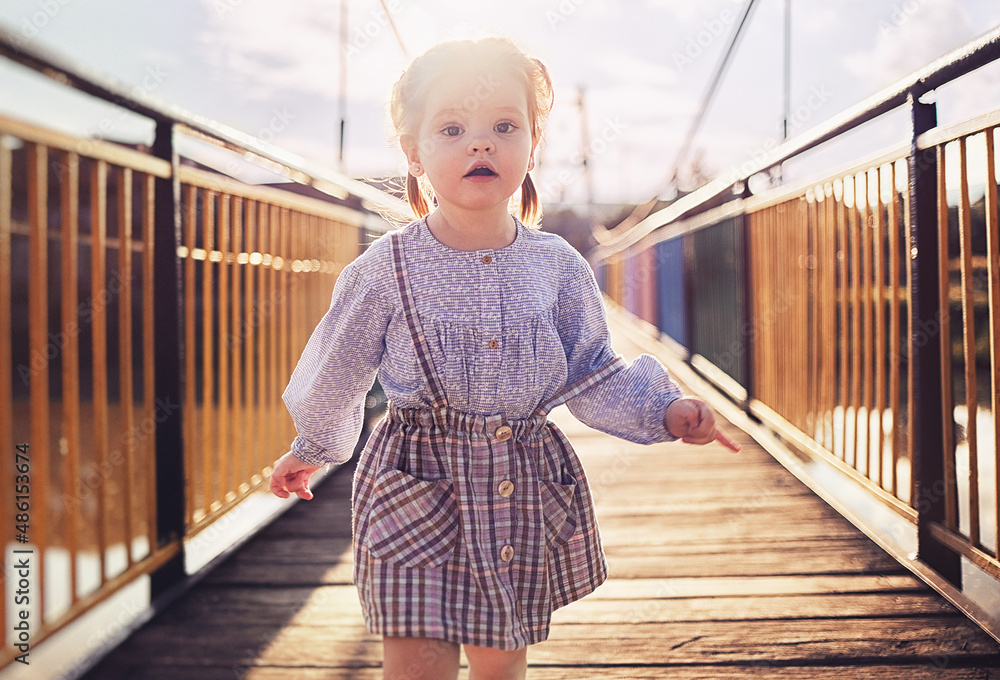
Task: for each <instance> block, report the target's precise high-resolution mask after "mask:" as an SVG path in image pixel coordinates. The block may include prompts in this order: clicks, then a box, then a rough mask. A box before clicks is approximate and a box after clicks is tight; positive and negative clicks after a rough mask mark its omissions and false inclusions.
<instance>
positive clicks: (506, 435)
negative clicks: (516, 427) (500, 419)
mask: <svg viewBox="0 0 1000 680" xmlns="http://www.w3.org/2000/svg"><path fill="white" fill-rule="evenodd" d="M494 434H495V435H496V438H497V439H498V440H500V441H502V442H505V441H507V440H508V439H510V438H511V437H512V436H514V431H513V430H511V429H510V426H509V425H501V426H500V427H498V428H497V431H496V432H495V433H494Z"/></svg>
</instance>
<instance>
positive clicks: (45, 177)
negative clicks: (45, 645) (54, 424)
mask: <svg viewBox="0 0 1000 680" xmlns="http://www.w3.org/2000/svg"><path fill="white" fill-rule="evenodd" d="M48 186H49V174H48V149H47V148H46V147H45V146H43V145H41V144H29V145H28V227H29V229H30V236H29V255H28V258H29V262H30V264H29V279H28V280H29V288H28V317H29V343H30V347H31V354H30V356H31V357H32V362H31V369H32V370H31V379H30V387H29V389H30V396H29V401H30V404H31V430H30V431H31V441H30V442H29V443H30V449H29V455H30V459H31V495H32V496H33V497H34V499H38V498H49V465H48V463H49V451H50V448H51V442H50V434H49V425H50V423H49V363H48V356H49V354H48V346H47V345H48V342H49V322H48V299H49V297H48V285H49V283H48V268H49V255H48V250H49V248H48V241H49V224H48V222H49V217H48ZM35 357H39V358H40V359H42V360H41V361H37V362H36V361H35V360H34V359H35ZM31 510H32V512H31V524H30V526H29V527H28V528H29V533H28V536H29V537H30V538H31V543H32V544H33V545H34V546H35V547H36V548H37V550H38V557H39V559H38V573H37V577H36V578H37V579H38V580H37V583H45V572H46V571H47V569H46V566H47V564H46V559H45V552H46V548H47V547H48V531H49V519H50V517H49V512H48V505H47V504H45V503H39V502H35V503H32V504H31ZM36 605H37V609H36V610H35V611H37V612H41V613H42V614H41V616H42V617H43V619H44V612H45V592H44V589H40V591H39V593H38V600H37V602H36Z"/></svg>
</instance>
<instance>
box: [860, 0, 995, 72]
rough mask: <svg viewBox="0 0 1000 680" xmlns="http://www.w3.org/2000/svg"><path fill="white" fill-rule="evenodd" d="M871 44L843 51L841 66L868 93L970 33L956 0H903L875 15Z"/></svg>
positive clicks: (935, 56) (924, 63)
mask: <svg viewBox="0 0 1000 680" xmlns="http://www.w3.org/2000/svg"><path fill="white" fill-rule="evenodd" d="M870 28H871V30H872V31H873V32H874V34H875V35H874V44H873V46H872V47H871V48H870V49H867V50H859V51H855V52H853V53H849V54H847V55H845V56H844V58H843V64H844V67H845V68H846V69H847V70H848V71H849V72H850V73H851V74H853V75H854V76H855V77H857V78H858V79H859V80H860V81H861V82H863V83H865V84H866V85H867V87H866V88H865V89H866V90H868V91H869V92H875V91H878V90H880V89H882V88H884V87H887V86H888V85H891V84H892V83H894V82H895V81H897V80H899V79H900V78H903V77H905V76H906V75H907V74H909V73H911V72H913V71H915V70H917V69H919V68H921V67H923V66H925V65H927V64H929V63H931V62H932V61H934V60H935V59H937V58H938V57H940V56H942V55H943V54H945V53H947V52H948V51H950V50H952V49H954V48H956V47H958V46H960V45H962V44H963V43H965V42H966V41H968V40H970V39H971V38H972V37H974V36H975V35H976V34H977V33H978V31H977V30H975V29H974V27H973V26H971V24H970V20H969V17H968V14H967V12H966V11H965V8H964V7H963V6H962V3H961V1H960V0H903V1H902V2H896V3H893V4H892V6H891V7H890V8H887V9H886V10H885V11H884V12H883V13H882V16H879V17H877V19H876V21H875V23H874V25H872V26H871V27H870Z"/></svg>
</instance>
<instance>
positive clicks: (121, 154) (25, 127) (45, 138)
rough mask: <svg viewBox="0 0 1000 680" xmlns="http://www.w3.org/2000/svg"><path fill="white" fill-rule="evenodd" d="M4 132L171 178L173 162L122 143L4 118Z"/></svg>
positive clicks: (0, 124) (0, 128)
mask: <svg viewBox="0 0 1000 680" xmlns="http://www.w3.org/2000/svg"><path fill="white" fill-rule="evenodd" d="M0 132H5V133H7V134H10V135H13V136H14V137H17V138H18V139H23V140H24V141H26V142H33V143H37V144H42V145H45V146H46V147H49V148H52V149H59V150H61V151H66V152H69V153H77V154H79V155H81V156H86V157H88V158H95V159H99V160H102V161H104V162H107V163H113V164H114V165H119V166H124V167H127V168H132V169H133V170H138V171H140V172H145V173H148V174H151V175H154V176H156V177H170V163H167V162H166V161H163V160H161V159H159V158H154V157H153V156H149V155H146V154H144V153H142V152H139V151H136V150H134V149H130V148H128V147H126V146H122V145H121V144H116V143H114V142H108V141H104V140H101V139H80V138H79V137H74V136H72V135H66V134H63V133H61V132H55V131H53V130H49V129H46V128H42V127H38V126H35V125H31V124H30V123H25V122H23V121H20V120H15V119H13V118H8V117H6V116H0Z"/></svg>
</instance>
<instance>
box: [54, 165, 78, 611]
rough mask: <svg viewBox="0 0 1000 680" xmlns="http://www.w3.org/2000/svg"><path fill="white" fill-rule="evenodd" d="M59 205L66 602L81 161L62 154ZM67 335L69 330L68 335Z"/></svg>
mask: <svg viewBox="0 0 1000 680" xmlns="http://www.w3.org/2000/svg"><path fill="white" fill-rule="evenodd" d="M61 167H62V174H61V177H60V192H61V196H60V199H59V203H60V208H61V211H62V217H61V220H60V222H61V225H60V227H61V231H62V243H61V248H62V252H61V254H60V256H61V258H60V259H61V264H62V267H61V270H62V271H61V272H60V273H61V276H62V309H61V310H60V311H61V318H62V326H63V333H64V335H65V338H66V339H65V343H64V345H63V352H62V410H63V437H65V440H66V449H65V457H64V458H63V461H64V462H63V469H64V470H65V478H64V483H63V494H64V498H65V499H66V502H65V503H64V504H63V508H65V510H64V512H65V513H66V517H65V522H66V536H65V539H66V552H67V553H69V593H70V601H71V602H76V599H77V552H78V550H79V548H80V546H79V538H78V537H79V532H80V507H81V504H82V503H81V498H80V487H79V484H80V441H81V440H80V341H79V324H80V319H79V314H78V304H79V303H78V298H79V276H80V263H79V253H80V243H79V212H80V195H79V194H80V158H79V156H78V155H77V154H75V153H66V154H65V155H64V157H63V162H62V166H61ZM71 329H72V330H71Z"/></svg>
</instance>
